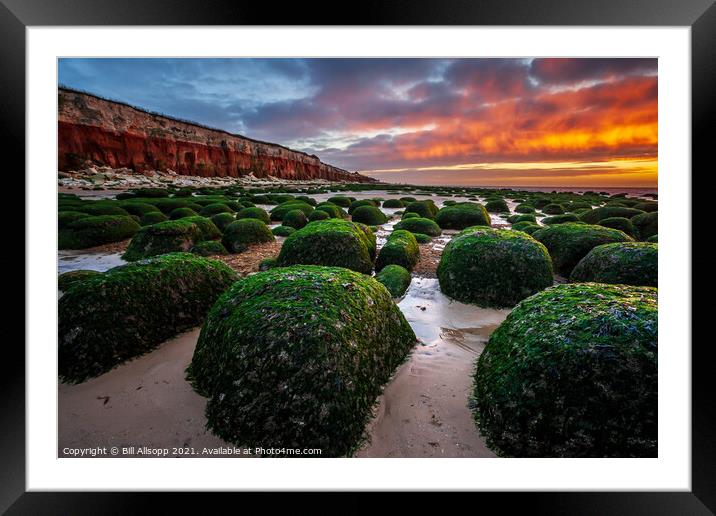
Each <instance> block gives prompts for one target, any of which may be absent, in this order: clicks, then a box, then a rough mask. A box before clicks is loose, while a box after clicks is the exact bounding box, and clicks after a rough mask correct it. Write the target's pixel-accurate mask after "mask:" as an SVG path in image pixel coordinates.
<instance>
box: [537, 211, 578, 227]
mask: <svg viewBox="0 0 716 516" xmlns="http://www.w3.org/2000/svg"><path fill="white" fill-rule="evenodd" d="M541 222H542V224H546V225H548V226H551V225H552V224H564V223H565V222H579V217H577V216H576V215H575V214H574V213H564V214H562V215H552V216H551V217H545V218H543V219H542V220H541Z"/></svg>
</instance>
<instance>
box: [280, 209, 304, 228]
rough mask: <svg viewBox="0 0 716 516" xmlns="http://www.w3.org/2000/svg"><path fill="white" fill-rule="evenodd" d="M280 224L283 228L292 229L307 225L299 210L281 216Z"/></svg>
mask: <svg viewBox="0 0 716 516" xmlns="http://www.w3.org/2000/svg"><path fill="white" fill-rule="evenodd" d="M281 223H282V224H283V225H284V226H288V227H291V228H293V229H301V228H302V227H303V226H305V225H306V224H308V218H307V217H306V214H305V213H303V212H302V211H301V210H291V211H289V212H288V213H287V214H286V215H284V216H283V221H282V222H281Z"/></svg>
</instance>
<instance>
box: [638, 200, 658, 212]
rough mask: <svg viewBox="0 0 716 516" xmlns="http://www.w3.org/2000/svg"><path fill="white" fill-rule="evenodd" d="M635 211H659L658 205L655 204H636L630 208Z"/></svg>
mask: <svg viewBox="0 0 716 516" xmlns="http://www.w3.org/2000/svg"><path fill="white" fill-rule="evenodd" d="M632 208H634V209H635V210H641V211H645V212H648V213H651V212H653V211H658V210H659V203H657V202H638V203H636V204H635V205H634V206H632Z"/></svg>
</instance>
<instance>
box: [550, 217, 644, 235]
mask: <svg viewBox="0 0 716 516" xmlns="http://www.w3.org/2000/svg"><path fill="white" fill-rule="evenodd" d="M542 222H544V221H542ZM597 225H598V226H604V227H605V228H612V229H618V230H619V231H623V232H624V233H626V234H627V235H629V236H630V237H632V238H636V237H637V236H638V231H637V229H636V226H634V224H633V223H632V221H631V220H629V219H627V218H624V217H607V218H606V219H602V220H600V221H599V222H598V223H597Z"/></svg>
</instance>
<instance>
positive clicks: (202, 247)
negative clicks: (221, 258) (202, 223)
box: [191, 240, 229, 256]
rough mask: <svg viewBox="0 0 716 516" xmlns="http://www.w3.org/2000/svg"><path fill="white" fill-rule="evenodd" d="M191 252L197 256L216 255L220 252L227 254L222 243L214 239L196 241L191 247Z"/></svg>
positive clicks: (220, 253)
mask: <svg viewBox="0 0 716 516" xmlns="http://www.w3.org/2000/svg"><path fill="white" fill-rule="evenodd" d="M191 252H192V253H194V254H197V255H199V256H216V255H222V254H229V252H228V251H227V250H226V247H224V244H222V243H221V242H217V241H216V240H204V241H202V242H197V243H196V244H194V246H193V247H192V248H191Z"/></svg>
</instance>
